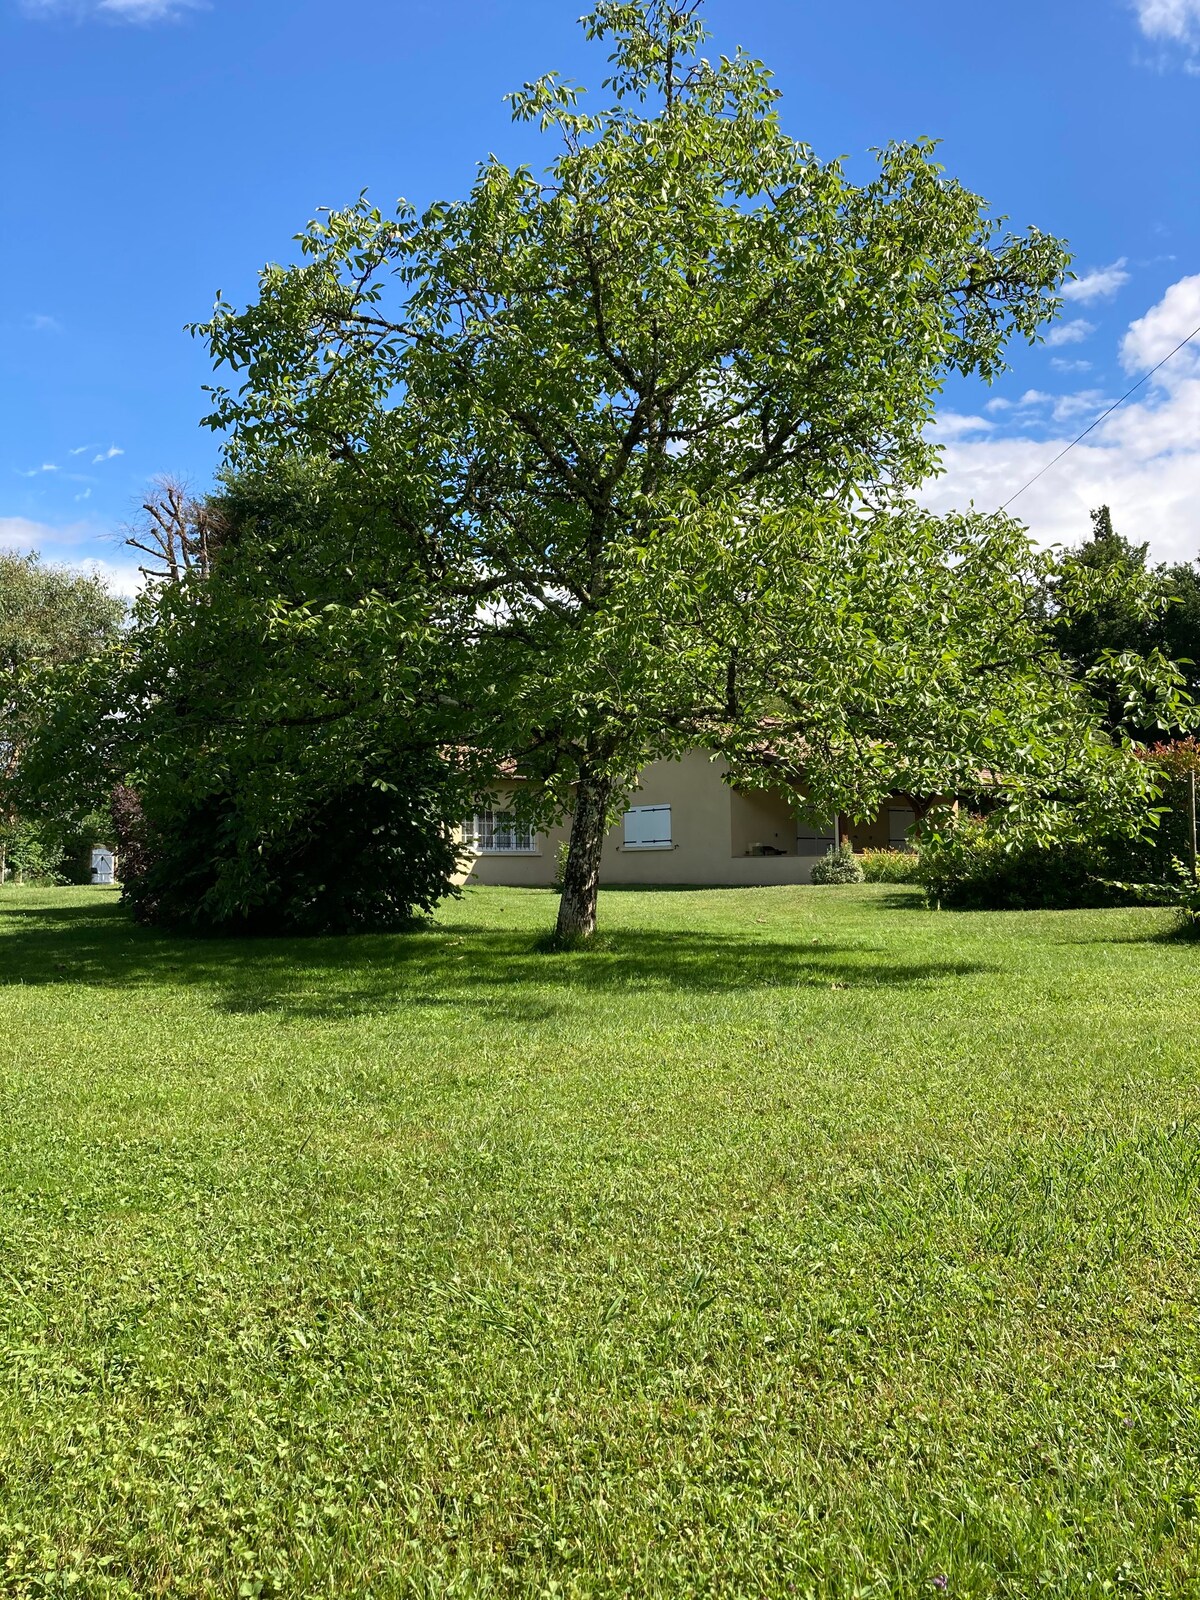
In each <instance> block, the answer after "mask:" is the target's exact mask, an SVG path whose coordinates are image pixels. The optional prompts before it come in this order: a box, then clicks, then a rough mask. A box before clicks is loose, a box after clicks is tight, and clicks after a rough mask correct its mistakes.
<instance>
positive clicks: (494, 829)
mask: <svg viewBox="0 0 1200 1600" xmlns="http://www.w3.org/2000/svg"><path fill="white" fill-rule="evenodd" d="M728 770H729V769H728V767H727V765H726V763H725V762H724V761H723V760H720V759H716V760H714V759H713V758H712V757H711V756H710V755H709V754H708V753H707V752H706V751H703V750H691V751H688V752H687V754H686V755H684V756H683V758H682V759H681V760H679V761H654V762H652V763H651V764H650V765H649V766H648V767H646V768H645V770H644V771H643V772H642V775H641V779H640V782H639V785H638V788H637V791H636V792H635V793H634V794H633V795H631V796H630V799H629V805H628V809H627V810H626V812H625V814H624V816H623V817H622V818H621V819H620V821H618V822H617V823H616V825H615V826H614V827H612V828H610V829H609V831H608V836H607V838H606V839H605V841H604V854H603V857H602V858H601V865H600V881H601V882H602V883H639V884H654V883H662V884H707V885H715V886H726V885H728V886H732V885H742V886H745V887H758V886H760V885H765V884H773V883H809V882H811V881H812V869H813V867H814V865H815V864H816V862H817V861H818V860H820V858H821V857H822V856H823V855H824V854H825V852H826V851H827V850H828V849H829V848H830V846H831V845H833V844H834V843H835V842H836V841H837V840H838V839H839V838H840V839H843V840H849V841H850V842H851V843H852V844H853V845H854V848H855V849H856V850H886V849H889V848H890V849H903V848H904V847H905V845H906V844H907V842H908V834H909V830H910V829H911V828H912V826H913V824H914V822H915V820H916V816H915V812H914V809H913V806H912V802H911V800H909V799H908V798H907V797H906V796H899V795H897V796H895V797H894V798H892V799H889V800H888V802H887V803H886V804H885V805H884V806H883V807H882V809H881V810H880V812H879V814H878V816H876V817H874V818H873V819H872V820H871V821H870V822H866V823H854V822H850V821H849V820H847V819H844V818H836V817H831V818H830V819H829V822H828V824H827V825H826V826H823V827H814V826H813V825H812V824H811V823H809V822H807V821H804V820H802V819H801V816H800V811H799V806H798V803H797V802H794V801H791V800H788V799H787V798H785V797H784V796H782V795H779V794H776V793H773V792H769V791H765V790H756V789H743V788H739V787H736V786H734V785H731V784H729V783H727V782H726V774H727V772H728ZM515 787H516V784H515V783H514V782H510V783H508V784H507V785H500V786H499V796H498V798H497V800H496V801H495V802H494V803H493V805H491V806H490V807H487V808H485V809H482V810H479V811H476V812H475V814H474V816H472V817H470V818H468V819H466V820H465V821H464V823H463V833H462V837H463V844H464V846H465V850H466V859H467V861H468V862H469V865H468V866H467V867H466V871H465V874H464V876H465V877H466V879H467V881H469V882H471V883H495V884H505V885H508V886H510V887H518V888H519V887H528V888H544V887H548V886H549V885H550V884H552V883H553V882H554V878H555V874H556V872H557V868H558V853H559V845H560V844H561V843H562V842H563V841H565V840H566V838H567V836H568V833H569V831H570V824H569V821H567V822H564V823H562V824H560V825H559V826H558V827H555V828H551V829H549V830H548V831H547V832H544V833H541V832H537V831H536V830H534V829H532V828H528V827H522V826H520V825H518V824H515V823H514V821H513V818H512V816H511V815H510V814H509V813H508V812H507V811H505V809H504V803H505V796H506V795H509V794H511V793H512V792H513V790H514V789H515Z"/></svg>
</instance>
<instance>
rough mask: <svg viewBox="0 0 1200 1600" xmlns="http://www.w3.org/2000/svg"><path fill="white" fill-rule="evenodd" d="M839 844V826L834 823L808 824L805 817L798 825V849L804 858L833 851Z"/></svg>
mask: <svg viewBox="0 0 1200 1600" xmlns="http://www.w3.org/2000/svg"><path fill="white" fill-rule="evenodd" d="M835 844H837V826H836V824H835V823H832V822H817V823H814V822H808V821H806V820H805V819H804V818H803V817H802V818H801V819H800V821H799V822H798V823H797V825H796V849H797V852H798V853H799V854H800V855H802V856H811V855H816V854H818V853H820V852H822V851H825V850H831V849H832V848H833V846H834V845H835Z"/></svg>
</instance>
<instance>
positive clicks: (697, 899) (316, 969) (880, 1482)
mask: <svg viewBox="0 0 1200 1600" xmlns="http://www.w3.org/2000/svg"><path fill="white" fill-rule="evenodd" d="M919 906H920V900H919V896H918V895H916V894H915V893H914V892H913V891H910V890H908V889H905V888H890V887H875V888H865V889H851V890H846V889H829V890H819V889H772V890H727V891H711V892H709V891H688V892H675V893H671V892H659V893H654V892H645V893H642V892H635V891H625V892H612V893H610V894H608V895H606V896H605V897H604V899H603V903H602V917H603V922H604V925H605V928H606V930H607V947H606V948H605V949H604V950H603V951H600V952H595V953H588V954H582V955H578V954H563V955H547V954H544V953H542V952H541V951H540V950H539V948H538V944H539V941H540V939H541V938H542V936H543V935H544V934H545V932H546V931H547V929H548V928H549V927H550V926H551V925H552V922H553V914H554V901H553V899H552V897H551V896H550V895H549V894H548V893H546V892H542V891H519V890H495V889H493V890H474V891H471V892H469V893H468V894H467V896H466V898H465V899H464V900H462V901H461V902H459V903H457V904H451V905H449V906H448V907H447V908H446V909H445V911H444V913H443V915H442V916H441V918H440V919H439V922H438V925H437V927H436V929H435V930H433V931H430V932H425V933H419V934H415V935H411V936H407V937H379V938H365V939H359V940H354V941H310V942H288V943H282V942H268V941H264V942H260V943H237V944H235V943H219V942H185V941H179V940H171V939H165V938H161V937H158V936H155V935H153V934H150V933H148V932H146V931H144V930H140V929H137V928H134V927H132V926H131V925H130V924H129V923H128V922H127V921H126V920H125V918H124V915H123V913H122V912H121V911H120V909H119V908H118V906H117V904H116V902H115V899H114V898H113V897H112V895H111V894H109V893H106V892H105V891H95V890H78V891H67V890H64V891H47V892H41V893H39V892H34V891H21V890H14V889H13V888H11V887H5V888H4V889H3V890H0V1027H2V1033H0V1109H2V1113H3V1118H2V1126H3V1133H2V1139H3V1144H2V1161H0V1204H2V1206H3V1214H2V1222H3V1226H2V1230H0V1362H2V1364H3V1372H4V1375H5V1381H4V1383H3V1385H2V1386H0V1594H3V1595H10V1594H11V1595H14V1596H25V1595H30V1596H33V1595H39V1596H41V1595H45V1596H59V1595H62V1596H66V1595H78V1594H86V1595H98V1596H122V1595H128V1596H138V1597H141V1596H146V1595H154V1594H163V1595H172V1596H175V1595H214V1596H215V1595H222V1596H231V1595H236V1594H239V1593H240V1594H260V1593H261V1594H282V1595H288V1596H292V1595H295V1596H300V1595H303V1596H309V1595H351V1594H354V1595H371V1596H393V1595H395V1596H401V1595H403V1596H429V1597H434V1596H439V1597H440V1596H447V1595H451V1596H453V1595H463V1596H476V1595H522V1596H524V1595H546V1594H557V1595H562V1596H571V1595H576V1596H615V1595H628V1596H659V1595H662V1596H667V1595H670V1596H691V1595H699V1594H703V1595H728V1596H745V1595H767V1596H775V1595H779V1596H787V1595H792V1594H795V1595H806V1594H811V1595H819V1596H829V1597H834V1596H837V1597H839V1600H840V1597H843V1596H849V1595H853V1594H861V1595H878V1596H888V1597H890V1596H909V1595H931V1594H937V1593H939V1592H945V1593H950V1594H955V1595H979V1596H984V1595H1004V1596H1013V1597H1018V1596H1019V1597H1025V1596H1030V1595H1034V1594H1046V1595H1051V1596H1062V1595H1102V1594H1111V1593H1114V1592H1115V1593H1122V1592H1126V1593H1131V1594H1140V1595H1161V1596H1181V1595H1188V1594H1198V1593H1200V1578H1198V1577H1197V1574H1198V1573H1200V1523H1198V1522H1197V1516H1198V1513H1200V1504H1198V1497H1200V1423H1198V1414H1197V1404H1198V1401H1200V1341H1198V1338H1197V1334H1198V1321H1200V1311H1198V1307H1197V1287H1196V1285H1197V1266H1198V1264H1200V1250H1198V1245H1200V1210H1198V1207H1197V1201H1198V1198H1200V1136H1198V1131H1197V1122H1196V1113H1197V1096H1196V1088H1197V1077H1198V1075H1200V1047H1198V1046H1200V950H1198V948H1197V947H1196V946H1195V945H1186V944H1184V945H1181V944H1178V943H1173V942H1170V941H1164V940H1163V939H1162V938H1161V937H1160V935H1161V934H1162V932H1163V931H1164V929H1165V927H1166V926H1167V921H1166V918H1165V915H1164V914H1163V913H1158V912H1154V911H1106V912H1087V913H1045V914H1019V915H1018V914H1009V915H996V916H986V915H957V916H956V915H952V914H941V915H938V914H934V913H929V912H926V911H924V910H921V909H919Z"/></svg>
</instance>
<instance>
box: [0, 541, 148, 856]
mask: <svg viewBox="0 0 1200 1600" xmlns="http://www.w3.org/2000/svg"><path fill="white" fill-rule="evenodd" d="M124 615H125V606H124V603H123V602H122V601H121V600H119V599H118V598H117V597H116V596H115V595H113V594H112V593H110V591H109V589H108V587H107V585H106V584H105V583H104V581H103V580H102V579H101V578H98V577H94V576H88V575H86V574H82V573H78V572H72V571H70V570H68V569H67V568H65V567H57V566H54V565H52V564H50V563H47V562H45V561H43V560H42V559H41V557H40V556H38V555H37V554H27V555H22V554H20V553H19V552H17V551H15V550H0V828H8V827H11V826H12V824H13V823H14V821H15V818H16V813H17V809H18V782H19V776H20V768H21V763H22V759H23V757H24V755H25V751H26V748H27V746H28V743H29V740H30V737H31V735H32V733H33V730H34V728H35V727H36V725H37V723H38V720H39V718H40V716H41V712H42V705H43V699H44V695H45V692H46V682H47V675H48V674H49V673H50V672H52V671H53V670H54V669H56V668H62V667H64V666H66V665H68V664H69V663H72V662H77V661H82V660H86V659H87V658H88V657H91V656H94V655H95V654H96V653H97V652H99V651H101V650H103V649H104V648H105V647H106V646H107V645H108V644H110V643H111V641H112V640H113V639H114V638H115V637H116V636H117V633H118V630H119V629H120V626H121V623H122V620H123V618H124ZM3 858H4V840H3V837H2V836H0V881H2V876H3Z"/></svg>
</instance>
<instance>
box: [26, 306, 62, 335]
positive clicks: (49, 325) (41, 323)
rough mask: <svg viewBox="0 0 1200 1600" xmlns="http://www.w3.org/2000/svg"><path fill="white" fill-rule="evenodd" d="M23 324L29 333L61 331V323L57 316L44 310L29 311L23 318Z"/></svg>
mask: <svg viewBox="0 0 1200 1600" xmlns="http://www.w3.org/2000/svg"><path fill="white" fill-rule="evenodd" d="M25 326H26V327H27V328H28V329H29V331H30V332H31V333H61V332H62V331H63V325H62V323H61V322H60V321H59V320H58V318H57V317H51V316H48V315H47V314H46V312H44V311H31V312H30V313H29V315H28V316H27V317H26V318H25Z"/></svg>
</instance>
